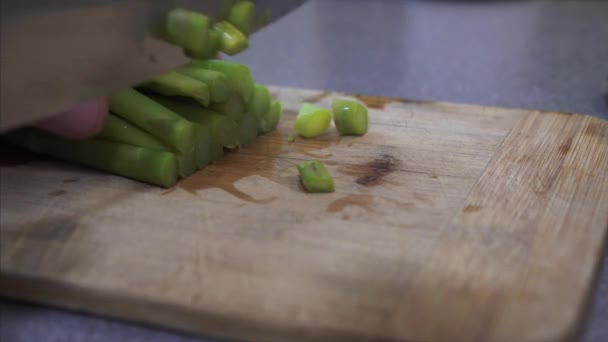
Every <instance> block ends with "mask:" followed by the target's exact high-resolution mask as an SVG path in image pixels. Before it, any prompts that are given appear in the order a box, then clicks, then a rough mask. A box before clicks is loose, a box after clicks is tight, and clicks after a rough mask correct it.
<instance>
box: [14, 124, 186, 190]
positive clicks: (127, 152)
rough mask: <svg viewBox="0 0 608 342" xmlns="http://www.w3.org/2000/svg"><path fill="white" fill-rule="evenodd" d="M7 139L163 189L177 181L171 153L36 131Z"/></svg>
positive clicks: (26, 130) (22, 132) (35, 150)
mask: <svg viewBox="0 0 608 342" xmlns="http://www.w3.org/2000/svg"><path fill="white" fill-rule="evenodd" d="M5 137H6V138H7V140H8V141H9V142H11V143H13V144H15V145H18V146H21V147H23V148H26V149H28V150H31V151H34V152H37V153H40V154H46V155H49V156H52V157H55V158H58V159H62V160H65V161H68V162H73V163H77V164H81V165H85V166H89V167H92V168H96V169H99V170H102V171H106V172H110V173H114V174H117V175H121V176H124V177H128V178H132V179H135V180H139V181H142V182H147V183H151V184H155V185H159V186H162V187H170V186H173V185H174V184H175V183H176V182H177V180H178V163H177V158H176V155H175V154H174V153H171V152H166V151H158V150H152V149H147V148H144V147H139V146H132V145H127V144H121V143H116V142H112V141H106V140H98V139H89V140H81V141H73V140H67V139H64V138H61V137H59V136H55V135H51V134H49V133H46V132H44V131H41V130H38V129H35V128H25V129H20V130H17V131H13V132H10V133H8V134H6V136H5Z"/></svg>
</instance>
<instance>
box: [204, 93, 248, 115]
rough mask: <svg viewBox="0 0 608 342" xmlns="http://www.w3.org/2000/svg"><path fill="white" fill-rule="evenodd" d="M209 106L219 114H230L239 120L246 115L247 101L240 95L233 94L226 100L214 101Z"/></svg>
mask: <svg viewBox="0 0 608 342" xmlns="http://www.w3.org/2000/svg"><path fill="white" fill-rule="evenodd" d="M209 108H210V109H211V110H213V111H215V112H217V113H219V114H223V115H226V116H228V117H229V118H230V119H232V120H234V121H236V122H239V121H241V119H242V118H243V117H244V116H245V103H244V102H243V99H242V98H241V97H240V96H239V95H236V94H235V95H233V96H232V97H230V99H228V100H227V101H225V102H221V103H214V104H211V106H209Z"/></svg>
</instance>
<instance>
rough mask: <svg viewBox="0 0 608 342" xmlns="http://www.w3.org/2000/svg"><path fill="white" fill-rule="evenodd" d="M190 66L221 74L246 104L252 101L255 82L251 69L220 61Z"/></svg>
mask: <svg viewBox="0 0 608 342" xmlns="http://www.w3.org/2000/svg"><path fill="white" fill-rule="evenodd" d="M190 65H191V66H192V67H194V68H202V69H207V70H214V71H218V72H221V73H222V74H224V75H226V77H228V81H229V82H230V85H231V87H232V89H234V90H235V91H236V92H237V94H239V95H241V98H242V99H243V100H245V103H249V102H250V101H251V98H252V97H253V90H254V86H255V82H254V80H253V76H252V75H251V71H250V70H249V67H247V66H246V65H244V64H240V63H235V62H230V61H224V60H219V59H210V60H206V61H198V60H197V61H192V63H191V64H190Z"/></svg>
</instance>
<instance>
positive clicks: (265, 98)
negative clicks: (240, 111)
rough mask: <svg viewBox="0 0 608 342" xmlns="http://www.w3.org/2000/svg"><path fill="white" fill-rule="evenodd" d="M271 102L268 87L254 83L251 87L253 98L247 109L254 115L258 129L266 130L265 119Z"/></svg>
mask: <svg viewBox="0 0 608 342" xmlns="http://www.w3.org/2000/svg"><path fill="white" fill-rule="evenodd" d="M271 103H272V96H271V95H270V91H269V90H268V88H267V87H266V86H264V85H262V84H256V85H255V86H254V88H253V98H252V99H251V102H250V103H249V111H250V112H251V113H253V115H254V116H255V117H256V119H257V121H258V129H259V130H260V131H265V130H267V123H266V121H267V116H268V113H269V112H270V105H271Z"/></svg>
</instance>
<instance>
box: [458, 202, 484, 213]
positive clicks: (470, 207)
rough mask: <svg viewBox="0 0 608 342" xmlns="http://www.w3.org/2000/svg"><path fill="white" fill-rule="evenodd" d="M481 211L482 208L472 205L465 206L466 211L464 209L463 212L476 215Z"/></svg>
mask: <svg viewBox="0 0 608 342" xmlns="http://www.w3.org/2000/svg"><path fill="white" fill-rule="evenodd" d="M480 210H481V207H480V206H478V205H471V204H469V205H467V206H465V207H464V209H462V211H463V212H465V213H474V212H476V211H480Z"/></svg>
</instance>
